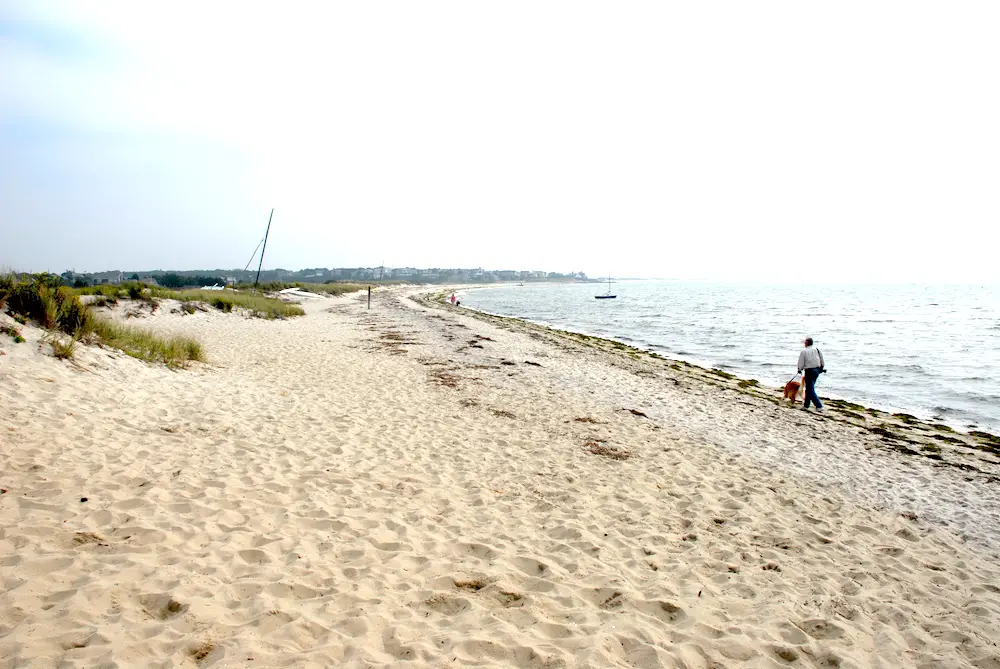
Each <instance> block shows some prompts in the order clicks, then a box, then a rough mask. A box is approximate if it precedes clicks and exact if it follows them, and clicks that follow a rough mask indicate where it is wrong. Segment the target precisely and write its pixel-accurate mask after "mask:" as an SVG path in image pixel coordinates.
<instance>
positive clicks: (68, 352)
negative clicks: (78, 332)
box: [46, 335, 76, 360]
mask: <svg viewBox="0 0 1000 669" xmlns="http://www.w3.org/2000/svg"><path fill="white" fill-rule="evenodd" d="M46 341H47V342H48V344H49V346H51V347H52V355H54V356H55V357H56V358H58V359H59V360H72V359H73V354H74V353H76V339H68V340H64V339H63V338H62V337H60V336H59V335H52V336H50V337H49V338H47V339H46Z"/></svg>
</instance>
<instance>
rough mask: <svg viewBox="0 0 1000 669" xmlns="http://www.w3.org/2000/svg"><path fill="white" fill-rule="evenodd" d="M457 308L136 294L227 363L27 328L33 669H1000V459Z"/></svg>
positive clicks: (21, 530)
mask: <svg viewBox="0 0 1000 669" xmlns="http://www.w3.org/2000/svg"><path fill="white" fill-rule="evenodd" d="M432 290H433V289H432ZM428 295H430V293H429V292H428V290H427V289H426V288H419V287H418V288H413V287H405V288H392V289H386V290H384V291H383V290H379V291H378V292H377V293H374V294H373V296H372V297H373V299H372V308H371V310H368V309H367V308H366V306H367V304H366V295H364V294H352V295H348V296H341V297H335V298H325V299H322V300H319V299H316V300H308V301H306V302H304V303H303V304H302V307H303V309H304V310H305V311H306V315H305V316H301V317H295V318H290V319H287V320H262V319H255V318H248V317H246V316H245V315H244V314H239V313H236V312H235V311H234V312H233V313H229V314H226V313H222V312H220V311H218V310H208V311H205V312H201V311H196V312H195V313H193V314H184V312H182V311H180V310H179V309H177V310H176V313H172V312H174V311H175V309H173V308H172V307H174V306H175V305H173V304H171V303H164V304H163V305H161V306H162V308H159V309H157V310H156V311H155V312H152V313H151V311H150V310H149V309H145V310H139V309H135V308H133V307H134V306H135V305H131V304H121V305H120V306H119V307H117V308H116V310H115V311H114V312H113V316H114V317H116V318H119V319H122V320H128V321H129V322H133V323H135V324H136V325H139V326H142V327H144V328H148V329H150V330H153V331H155V332H157V333H160V334H163V335H185V336H190V337H194V338H196V339H198V340H199V341H200V342H201V343H202V344H203V346H204V349H205V354H206V360H207V361H206V362H205V363H193V364H192V365H191V366H190V368H188V369H184V370H170V369H168V368H166V367H164V366H163V365H153V364H147V363H144V362H142V361H139V360H136V359H133V358H129V357H128V356H126V355H124V354H121V353H117V352H115V351H113V350H110V349H101V348H97V347H93V346H88V345H82V344H81V346H79V347H78V350H77V353H76V358H75V360H74V361H73V362H72V364H70V363H64V362H61V361H59V360H56V359H54V358H53V357H52V356H51V355H50V353H49V352H48V350H47V348H46V346H45V344H44V340H43V338H44V333H43V332H42V331H40V330H39V329H38V328H33V327H25V328H24V335H25V337H26V339H27V342H26V343H16V344H15V343H8V342H7V341H6V340H4V339H2V338H0V349H2V350H3V351H5V352H6V353H7V355H5V356H2V357H0V434H2V435H3V436H4V438H5V439H6V440H7V442H8V443H9V448H6V449H0V487H2V488H3V489H4V490H5V491H6V492H4V493H3V494H0V657H4V658H8V657H9V658H14V659H13V660H12V662H13V664H17V665H19V666H20V665H21V664H24V665H27V664H31V665H35V664H37V665H39V666H49V665H53V666H55V664H57V663H58V664H60V666H66V667H67V668H72V667H80V668H81V669H82V668H83V667H91V666H99V665H110V664H111V663H116V664H120V665H123V666H124V665H128V666H139V665H141V666H196V665H197V666H200V667H206V668H208V667H213V668H216V667H218V668H221V667H225V666H230V667H247V668H249V667H288V666H296V667H303V668H304V669H313V668H315V669H319V668H321V667H327V666H346V667H371V666H395V665H397V664H400V663H403V662H405V663H406V664H407V665H408V666H412V667H414V669H422V668H424V667H428V668H429V667H441V666H455V667H458V666H483V667H498V668H499V667H503V668H504V669H506V668H508V667H517V668H519V669H521V668H530V669H541V668H542V667H548V668H550V669H577V668H579V669H585V668H590V667H594V668H597V667H601V668H603V667H630V666H644V667H675V666H680V665H682V664H683V665H684V666H689V667H703V668H705V667H711V666H726V667H730V666H760V667H770V666H784V665H785V664H789V663H792V664H794V665H795V666H803V667H821V666H825V667H829V666H838V667H841V669H861V668H863V667H869V666H893V667H906V668H913V669H918V668H920V667H927V666H932V665H935V664H937V665H940V666H949V667H961V668H964V669H973V668H974V667H982V666H989V662H991V661H993V660H994V659H997V657H998V656H997V651H996V646H995V644H994V642H993V639H996V638H997V635H998V633H1000V629H998V620H1000V615H998V614H1000V587H998V586H997V584H998V583H1000V568H998V567H997V559H998V557H1000V552H998V546H997V541H998V539H1000V490H998V487H997V486H996V485H992V484H984V483H983V475H981V474H976V473H974V472H971V471H967V470H961V469H959V468H958V467H948V466H935V465H934V464H933V462H934V461H933V460H930V459H928V458H924V457H920V458H916V457H909V456H906V455H905V454H902V453H900V452H899V451H898V450H895V449H890V448H885V447H884V446H881V445H880V441H881V437H879V436H878V435H873V434H872V433H870V432H869V431H867V430H863V429H860V428H858V427H856V426H853V425H849V424H848V423H846V422H845V421H843V420H840V419H835V418H834V417H821V416H817V415H815V414H809V413H806V412H803V411H792V410H788V409H787V408H782V407H781V406H780V402H776V401H775V400H774V399H773V398H769V397H767V396H766V395H767V393H765V392H764V391H754V392H741V391H747V390H748V389H746V388H743V389H740V388H738V386H737V384H738V382H737V381H735V380H732V379H726V378H723V377H720V376H718V375H715V374H711V373H710V372H707V371H705V370H701V369H697V368H693V367H690V366H685V365H681V364H678V363H671V362H669V361H666V360H663V359H656V358H653V357H651V356H649V355H643V354H641V353H639V352H638V351H634V350H627V347H624V345H617V346H616V345H615V344H614V343H613V342H607V341H590V340H587V339H584V338H581V337H579V336H572V335H560V334H558V333H555V332H553V331H550V330H546V329H544V328H541V327H539V326H534V325H531V324H525V323H523V322H519V321H515V319H502V318H497V317H485V316H483V315H481V314H478V313H477V312H472V311H471V310H468V309H464V308H452V307H450V306H449V305H446V304H439V303H435V302H433V301H430V300H432V297H428ZM130 315H131V318H129V316H130ZM0 320H2V319H0ZM671 364H677V367H678V368H679V369H673V368H671V366H670V365H671ZM909 429H911V431H913V432H917V431H918V430H917V429H916V428H909ZM956 450H958V449H956ZM945 457H946V458H951V457H952V456H951V454H950V453H946V454H945ZM969 477H971V478H972V480H971V481H969V480H966V479H967V478H969ZM251 658H252V659H251Z"/></svg>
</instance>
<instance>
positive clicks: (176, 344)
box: [83, 317, 205, 367]
mask: <svg viewBox="0 0 1000 669" xmlns="http://www.w3.org/2000/svg"><path fill="white" fill-rule="evenodd" d="M83 334H84V336H87V335H90V336H92V337H96V339H97V340H98V341H99V342H100V343H101V344H102V345H105V346H109V347H111V348H117V349H119V350H120V351H122V352H124V353H126V354H127V355H130V356H132V357H133V358H138V359H139V360H145V361H146V362H162V363H164V364H165V365H167V366H168V367H184V366H186V365H187V363H188V362H190V361H203V360H204V359H205V353H204V350H203V349H202V346H201V344H200V343H198V341H196V340H194V339H191V338H189V337H161V336H159V335H156V334H154V333H152V332H150V331H148V330H143V329H141V328H133V327H128V326H125V325H121V324H120V323H115V322H114V321H111V320H108V319H106V318H98V317H91V318H90V319H89V320H88V323H87V327H86V330H85V331H84V333H83Z"/></svg>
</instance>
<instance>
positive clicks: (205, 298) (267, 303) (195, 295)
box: [149, 287, 306, 319]
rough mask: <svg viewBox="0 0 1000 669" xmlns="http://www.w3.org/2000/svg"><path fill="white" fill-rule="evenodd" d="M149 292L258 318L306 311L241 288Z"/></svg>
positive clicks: (288, 315)
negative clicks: (239, 310)
mask: <svg viewBox="0 0 1000 669" xmlns="http://www.w3.org/2000/svg"><path fill="white" fill-rule="evenodd" d="M149 292H150V295H151V296H152V297H158V298H164V299H169V300H177V301H179V302H202V303H204V304H207V305H209V306H212V307H215V308H216V309H218V310H220V311H224V312H230V311H232V310H233V309H234V308H239V309H246V310H247V311H249V312H250V314H251V315H252V316H256V317H258V318H271V319H273V318H290V317H292V316H304V315H305V313H306V312H305V311H303V310H302V307H300V306H298V305H297V304H288V303H286V302H282V301H281V300H278V299H275V298H273V297H265V296H264V295H259V294H257V295H255V294H253V293H246V292H243V291H239V290H226V291H219V290H197V289H196V290H168V289H166V288H156V287H153V288H150V289H149Z"/></svg>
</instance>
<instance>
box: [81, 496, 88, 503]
mask: <svg viewBox="0 0 1000 669" xmlns="http://www.w3.org/2000/svg"><path fill="white" fill-rule="evenodd" d="M88 499H90V498H89V497H81V498H80V502H81V503H82V502H86V501H87V500H88Z"/></svg>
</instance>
